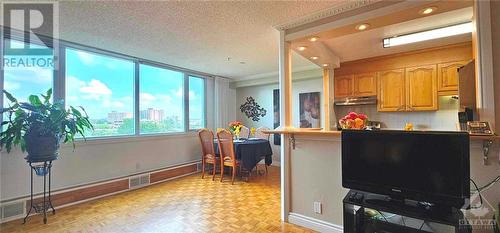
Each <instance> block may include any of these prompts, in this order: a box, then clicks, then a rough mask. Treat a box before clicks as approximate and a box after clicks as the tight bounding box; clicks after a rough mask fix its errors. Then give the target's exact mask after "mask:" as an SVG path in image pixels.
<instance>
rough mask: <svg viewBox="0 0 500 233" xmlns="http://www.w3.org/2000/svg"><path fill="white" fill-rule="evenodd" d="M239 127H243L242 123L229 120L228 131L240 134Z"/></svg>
mask: <svg viewBox="0 0 500 233" xmlns="http://www.w3.org/2000/svg"><path fill="white" fill-rule="evenodd" d="M241 127H243V124H242V123H241V122H239V121H232V122H229V131H231V133H232V134H234V135H236V136H239V135H240V130H241Z"/></svg>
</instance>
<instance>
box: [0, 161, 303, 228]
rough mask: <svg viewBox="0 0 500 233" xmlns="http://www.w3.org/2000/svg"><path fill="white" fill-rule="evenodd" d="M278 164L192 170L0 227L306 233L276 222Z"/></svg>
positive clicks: (278, 198)
mask: <svg viewBox="0 0 500 233" xmlns="http://www.w3.org/2000/svg"><path fill="white" fill-rule="evenodd" d="M279 175H280V174H279V168H278V167H270V169H269V174H268V175H267V176H266V175H264V176H252V177H251V178H250V182H248V183H247V182H243V181H241V180H239V179H237V180H236V181H235V183H234V185H231V182H230V178H226V177H224V178H225V182H223V183H220V182H219V181H212V180H211V179H210V178H205V179H201V174H194V175H190V176H187V177H183V178H180V179H176V180H172V181H167V182H164V183H161V184H157V185H152V186H149V187H146V188H142V189H137V190H134V191H130V192H126V193H121V194H117V195H113V196H109V197H105V198H102V199H97V200H93V201H89V202H85V203H82V204H78V205H74V206H70V207H66V208H61V209H58V210H57V213H56V215H52V214H49V216H48V217H49V218H48V223H47V224H46V225H44V224H43V222H42V218H41V216H39V215H37V216H32V217H31V218H30V219H29V220H28V222H27V223H26V225H22V224H21V223H22V220H15V221H12V222H8V223H4V224H2V225H0V232H1V233H10V232H50V233H52V232H134V233H136V232H137V233H139V232H148V233H149V232H311V231H310V230H308V229H305V228H301V227H298V226H295V225H292V224H288V223H282V222H281V220H280V183H279V182H280V177H279Z"/></svg>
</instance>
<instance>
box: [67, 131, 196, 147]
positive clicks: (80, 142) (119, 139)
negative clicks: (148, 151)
mask: <svg viewBox="0 0 500 233" xmlns="http://www.w3.org/2000/svg"><path fill="white" fill-rule="evenodd" d="M196 136H197V134H196V132H191V131H189V132H182V133H168V134H148V135H130V136H115V137H94V138H87V140H84V139H82V138H79V139H76V140H75V146H76V147H80V146H92V145H101V144H117V143H129V142H141V141H153V140H165V139H174V138H175V139H178V138H192V137H196ZM61 147H62V148H66V147H69V148H71V147H73V145H72V144H71V143H66V144H63V145H61Z"/></svg>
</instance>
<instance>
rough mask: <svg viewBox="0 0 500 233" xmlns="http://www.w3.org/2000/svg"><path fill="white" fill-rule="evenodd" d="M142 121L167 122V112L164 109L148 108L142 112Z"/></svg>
mask: <svg viewBox="0 0 500 233" xmlns="http://www.w3.org/2000/svg"><path fill="white" fill-rule="evenodd" d="M140 115H141V120H147V121H156V122H159V121H163V120H165V111H164V110H162V109H154V108H148V109H146V110H142V111H141V112H140Z"/></svg>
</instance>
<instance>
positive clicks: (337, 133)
mask: <svg viewBox="0 0 500 233" xmlns="http://www.w3.org/2000/svg"><path fill="white" fill-rule="evenodd" d="M382 130H383V129H382ZM263 132H264V133H267V134H290V135H311V136H313V135H317V136H333V137H340V135H341V133H342V131H339V130H325V129H308V128H295V127H290V128H282V127H278V128H276V129H274V130H266V131H263ZM470 140H471V141H481V140H484V141H497V140H498V141H500V136H498V135H471V136H470Z"/></svg>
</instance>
